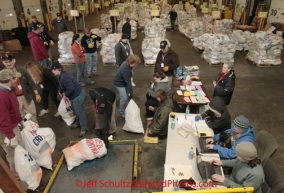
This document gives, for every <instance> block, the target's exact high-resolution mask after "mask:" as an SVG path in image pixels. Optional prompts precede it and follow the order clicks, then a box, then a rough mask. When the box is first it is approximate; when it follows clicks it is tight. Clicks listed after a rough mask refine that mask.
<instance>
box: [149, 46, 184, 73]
mask: <svg viewBox="0 0 284 193" xmlns="http://www.w3.org/2000/svg"><path fill="white" fill-rule="evenodd" d="M161 63H164V66H168V67H169V70H168V71H167V72H166V71H163V68H162V67H161ZM179 65H180V62H179V58H178V55H177V53H175V52H174V51H173V50H172V49H171V48H169V50H168V51H167V53H166V55H165V56H164V59H163V52H162V51H160V52H159V53H158V56H157V59H156V64H155V70H154V73H156V72H164V73H165V74H166V76H173V75H174V70H175V69H177V67H179Z"/></svg>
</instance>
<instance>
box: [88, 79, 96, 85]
mask: <svg viewBox="0 0 284 193" xmlns="http://www.w3.org/2000/svg"><path fill="white" fill-rule="evenodd" d="M90 84H95V81H93V80H92V81H91V82H89V83H87V85H90Z"/></svg>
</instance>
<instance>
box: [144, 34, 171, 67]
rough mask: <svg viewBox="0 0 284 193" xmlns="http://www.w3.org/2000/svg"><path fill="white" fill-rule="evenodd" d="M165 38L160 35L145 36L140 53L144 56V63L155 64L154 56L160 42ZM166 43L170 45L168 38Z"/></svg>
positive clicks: (156, 53)
mask: <svg viewBox="0 0 284 193" xmlns="http://www.w3.org/2000/svg"><path fill="white" fill-rule="evenodd" d="M163 40H165V39H164V38H162V37H154V38H149V37H146V38H144V40H143V41H142V55H143V58H144V62H145V64H152V65H153V64H155V63H156V58H157V55H158V53H159V51H160V50H161V49H160V42H161V41H163ZM167 42H168V45H169V46H170V43H169V40H167Z"/></svg>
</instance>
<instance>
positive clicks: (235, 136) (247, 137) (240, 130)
mask: <svg viewBox="0 0 284 193" xmlns="http://www.w3.org/2000/svg"><path fill="white" fill-rule="evenodd" d="M224 133H226V134H227V135H229V136H231V142H230V143H231V144H229V145H230V146H231V147H230V148H228V147H224V146H221V145H215V144H213V142H214V141H215V142H217V144H218V143H219V142H220V133H219V134H216V135H215V136H214V138H208V139H206V143H207V144H208V145H206V147H207V148H208V149H213V150H215V151H217V152H218V153H219V155H220V157H221V158H226V159H233V158H236V146H237V145H238V144H239V143H242V142H250V143H254V127H253V126H252V125H250V123H249V120H248V119H247V118H246V117H244V116H243V115H241V116H238V117H237V118H235V120H234V123H233V124H232V127H231V128H230V129H227V130H226V131H224ZM224 133H222V134H224Z"/></svg>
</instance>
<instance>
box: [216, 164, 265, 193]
mask: <svg viewBox="0 0 284 193" xmlns="http://www.w3.org/2000/svg"><path fill="white" fill-rule="evenodd" d="M222 166H227V167H233V171H232V173H231V175H230V177H229V178H225V181H224V182H223V183H221V185H223V186H226V187H228V188H237V187H254V191H253V192H254V193H262V190H261V185H262V183H264V180H265V178H264V172H263V168H262V165H261V164H257V165H256V166H255V167H253V168H252V167H250V166H249V165H248V164H247V163H244V162H241V161H240V160H239V159H233V160H222Z"/></svg>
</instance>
